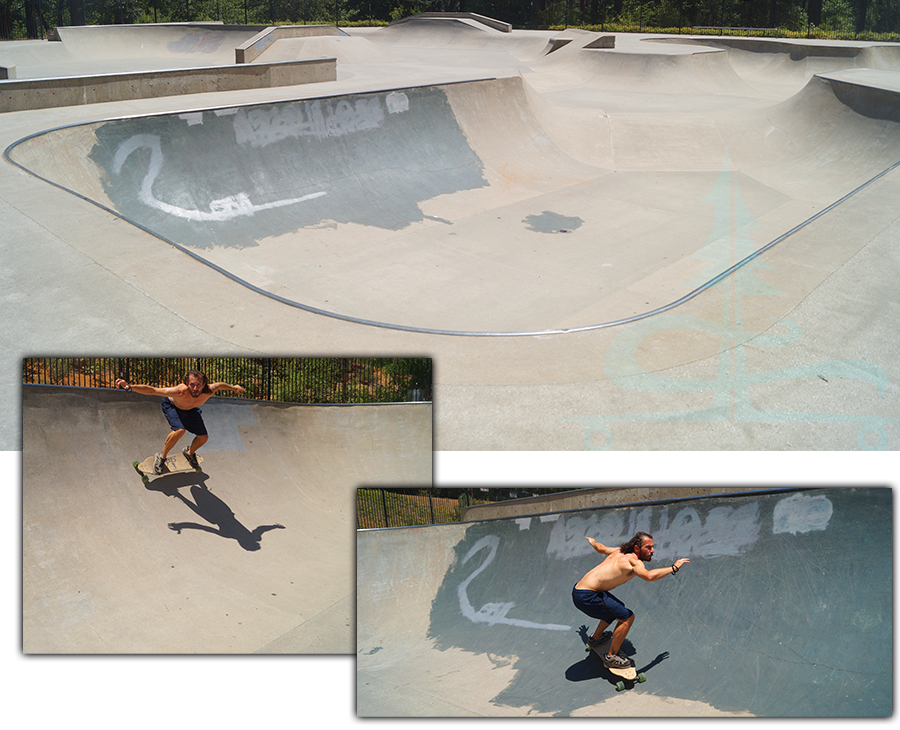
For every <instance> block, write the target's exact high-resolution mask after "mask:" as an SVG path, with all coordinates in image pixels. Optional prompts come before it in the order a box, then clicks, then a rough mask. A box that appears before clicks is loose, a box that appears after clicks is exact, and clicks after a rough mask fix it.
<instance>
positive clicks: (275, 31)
mask: <svg viewBox="0 0 900 730" xmlns="http://www.w3.org/2000/svg"><path fill="white" fill-rule="evenodd" d="M326 35H334V36H336V35H338V29H337V28H336V27H335V26H333V25H281V26H272V27H270V28H266V29H265V30H263V31H261V32H260V33H258V34H257V35H255V36H253V38H251V39H250V40H249V41H247V42H246V43H242V44H241V45H239V46H238V47H237V48H235V49H234V62H235V63H253V61H255V60H256V59H257V58H258V57H259V56H260V55H261V54H262V53H263V52H264V51H265V50H266V49H268V48H269V46H271V45H272V44H273V43H274V42H275V41H277V40H281V39H282V38H311V37H313V36H326ZM342 35H344V34H343V33H342Z"/></svg>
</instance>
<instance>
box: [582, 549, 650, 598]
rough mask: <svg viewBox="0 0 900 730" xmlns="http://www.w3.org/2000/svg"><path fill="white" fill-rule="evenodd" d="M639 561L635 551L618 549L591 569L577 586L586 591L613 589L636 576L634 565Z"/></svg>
mask: <svg viewBox="0 0 900 730" xmlns="http://www.w3.org/2000/svg"><path fill="white" fill-rule="evenodd" d="M638 562H640V561H639V560H638V558H637V556H636V555H634V554H633V553H629V554H628V555H626V554H625V553H623V552H622V551H621V550H618V549H617V550H616V551H615V552H613V553H611V554H610V555H607V556H606V558H605V559H604V561H603V562H602V563H600V565H598V566H597V567H596V568H594V569H593V570H590V571H589V572H588V573H587V574H586V575H585V576H584V577H583V578H582V579H581V580H580V581H578V583H576V584H575V587H576V588H577V589H578V590H584V591H595V592H597V591H611V590H612V589H613V588H615V587H616V586H620V585H622V584H623V583H626V582H627V581H629V580H631V579H632V578H634V566H635V563H638Z"/></svg>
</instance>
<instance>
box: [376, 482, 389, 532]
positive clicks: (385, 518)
mask: <svg viewBox="0 0 900 730" xmlns="http://www.w3.org/2000/svg"><path fill="white" fill-rule="evenodd" d="M378 491H379V492H381V508H382V510H384V526H385V527H390V525H389V524H388V511H387V500H386V499H385V497H384V489H379V490H378Z"/></svg>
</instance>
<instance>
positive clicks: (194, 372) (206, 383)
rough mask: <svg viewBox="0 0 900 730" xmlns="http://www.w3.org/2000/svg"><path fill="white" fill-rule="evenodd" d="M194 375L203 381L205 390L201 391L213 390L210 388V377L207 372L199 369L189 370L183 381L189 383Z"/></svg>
mask: <svg viewBox="0 0 900 730" xmlns="http://www.w3.org/2000/svg"><path fill="white" fill-rule="evenodd" d="M192 375H196V376H197V377H198V378H200V380H201V381H202V383H203V390H201V391H200V392H201V393H209V392H211V391H210V389H209V378H207V377H206V373H201V372H200V371H199V370H189V371H188V372H187V373H186V374H185V376H184V379H183V380H182V381H181V382H182V383H184V384H185V385H187V384H188V381H189V380H190V379H191V376H192Z"/></svg>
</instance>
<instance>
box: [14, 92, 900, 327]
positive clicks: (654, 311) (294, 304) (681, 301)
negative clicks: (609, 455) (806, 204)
mask: <svg viewBox="0 0 900 730" xmlns="http://www.w3.org/2000/svg"><path fill="white" fill-rule="evenodd" d="M486 80H490V79H471V80H468V81H458V82H447V83H446V84H441V85H450V84H454V83H470V82H471V81H486ZM423 86H424V85H423ZM428 86H434V84H428ZM400 88H410V87H409V86H404V87H397V89H400ZM386 90H390V89H380V90H379V91H386ZM355 93H375V92H374V91H369V92H366V91H360V92H355ZM331 96H340V95H339V94H338V95H330V94H329V95H324V96H323V97H322V98H331ZM304 98H306V97H304ZM316 98H318V97H316ZM280 101H292V100H290V99H285V100H280ZM257 103H258V102H255V103H253V104H236V105H234V106H253V105H255V104H257ZM266 103H270V104H277V103H280V102H279V101H271V102H266ZM214 108H218V107H214ZM229 108H230V107H229ZM193 111H202V110H197V109H195V110H193ZM173 113H177V112H171V111H169V112H160V113H159V114H154V115H144V116H163V115H167V114H173ZM128 118H131V117H118V118H110V119H108V120H103V121H113V120H114V119H128ZM97 121H100V120H94V121H91V122H77V123H75V124H64V125H60V126H59V127H54V128H52V129H45V130H43V131H41V132H35V133H34V134H30V135H28V136H26V137H23V138H22V139H20V140H17V141H16V142H13V143H12V144H11V145H9V146H8V147H7V148H6V149H5V150H4V151H3V157H4V158H5V159H6V161H7V162H9V163H10V164H11V165H15V166H16V167H18V168H19V169H21V170H24V171H25V172H27V173H28V174H29V175H32V176H34V177H36V178H38V179H40V180H43V181H44V182H46V183H49V184H50V185H53V186H54V187H57V188H59V189H61V190H65V191H66V192H68V193H71V194H72V195H74V196H76V197H78V198H81V199H82V200H84V201H86V202H88V203H91V204H93V205H96V206H97V207H98V208H100V209H101V210H105V211H107V212H108V213H110V214H112V215H114V216H117V217H118V218H119V219H121V220H124V221H126V222H127V223H130V224H131V225H133V226H134V227H135V228H139V229H140V230H142V231H145V232H146V233H149V234H150V235H151V236H153V237H154V238H158V239H159V240H161V241H164V242H166V243H168V244H169V245H170V246H172V247H173V248H176V249H178V250H179V251H182V252H183V253H185V254H187V255H188V256H190V257H191V258H192V259H195V260H196V261H199V262H200V263H202V264H205V265H206V266H208V267H209V268H211V269H213V270H214V271H216V272H218V273H220V274H222V275H223V276H225V277H226V278H228V279H231V280H232V281H234V282H235V283H237V284H240V285H241V286H244V287H246V288H247V289H250V290H251V291H254V292H256V293H257V294H261V295H262V296H264V297H268V298H269V299H273V300H275V301H276V302H280V303H281V304H286V305H287V306H289V307H294V308H295V309H301V310H303V311H305V312H310V313H312V314H320V315H322V316H324V317H331V318H332V319H338V320H341V321H344V322H352V323H354V324H362V325H366V326H369V327H380V328H382V329H390V330H399V331H402V332H415V333H418V334H427V335H446V336H451V337H539V336H549V335H565V334H572V333H574V332H588V331H591V330H600V329H608V328H610V327H618V326H621V325H625V324H631V323H632V322H638V321H640V320H642V319H648V318H650V317H654V316H656V315H657V314H662V313H663V312H668V311H669V310H672V309H675V308H676V307H679V306H681V305H682V304H684V303H686V302H689V301H690V300H691V299H694V298H695V297H697V296H699V295H700V294H702V293H703V292H705V291H706V290H707V289H709V288H711V287H713V286H715V285H716V284H718V283H719V282H720V281H722V280H723V279H725V278H727V277H728V276H730V275H731V274H733V273H734V272H735V271H737V270H738V269H740V268H741V267H743V266H746V265H747V264H748V263H750V262H751V261H753V259H755V258H757V257H759V256H761V255H762V254H764V253H765V252H766V251H768V250H769V249H770V248H773V247H775V246H777V245H778V244H779V243H782V242H783V241H785V240H786V239H788V238H790V237H791V236H793V235H794V234H795V233H797V232H798V231H801V230H802V229H804V228H806V226H808V225H810V224H811V223H814V222H815V221H817V220H818V219H819V218H821V217H822V216H824V215H827V214H828V213H830V212H831V211H832V210H834V209H835V208H837V207H838V206H840V205H842V204H843V203H845V202H847V201H848V200H849V199H850V198H852V197H853V196H854V195H856V194H857V193H860V192H862V191H863V190H865V189H866V188H867V187H869V186H870V185H872V184H873V183H875V182H876V181H878V180H880V179H881V178H882V177H884V176H885V175H887V174H888V173H890V172H892V171H893V170H895V169H896V168H897V167H900V160H898V161H897V162H895V163H894V164H893V165H891V166H890V167H888V168H886V169H884V170H882V171H881V172H879V173H878V174H877V175H875V176H874V177H872V178H871V179H869V180H867V181H866V182H864V183H863V184H862V185H860V186H859V187H857V188H855V189H853V190H851V191H850V192H849V193H847V194H846V195H844V196H843V197H842V198H840V199H839V200H836V201H835V202H833V203H832V204H831V205H829V206H827V207H825V208H823V209H822V210H820V211H819V212H818V213H816V214H815V215H813V216H812V217H810V218H807V219H806V220H805V221H803V222H802V223H800V224H798V225H796V226H794V227H793V228H791V229H790V230H789V231H787V233H783V234H781V235H780V236H778V237H777V238H775V239H773V240H772V241H769V243H767V244H766V245H765V246H762V247H761V248H759V249H757V250H756V251H754V252H753V253H751V254H750V255H748V256H746V257H745V258H743V259H741V260H740V261H738V262H737V263H736V264H734V265H733V266H730V267H729V268H727V269H725V270H724V271H723V272H722V273H720V274H718V275H716V276H714V277H713V278H712V279H710V280H709V281H707V282H706V283H704V284H701V285H700V286H698V287H697V288H696V289H694V290H693V291H691V292H689V293H687V294H685V295H684V296H683V297H681V298H680V299H676V300H675V301H673V302H670V303H668V304H664V305H663V306H661V307H657V308H655V309H651V310H649V311H647V312H642V313H640V314H635V315H632V316H631V317H624V318H622V319H614V320H611V321H609V322H600V323H598V324H588V325H581V326H579V327H566V328H559V329H545V330H522V331H509V332H488V331H466V330H445V329H435V328H430V327H413V326H411V325H403V324H395V323H391V322H379V321H377V320H371V319H365V318H363V317H353V316H351V315H348V314H339V313H337V312H331V311H328V310H327V309H320V308H319V307H313V306H311V305H309V304H303V303H301V302H297V301H294V300H293V299H288V298H287V297H282V296H279V295H278V294H273V293H272V292H269V291H266V290H265V289H262V288H260V287H258V286H256V285H254V284H251V283H250V282H249V281H246V280H245V279H242V278H241V277H239V276H237V275H235V274H233V273H231V272H230V271H227V270H226V269H223V268H222V267H221V266H219V265H217V264H214V263H213V262H212V261H209V260H208V259H205V258H203V257H202V256H200V255H199V254H197V253H195V252H193V251H191V250H190V249H188V248H186V247H185V246H182V245H181V244H179V243H176V242H175V241H171V240H169V239H168V238H166V237H165V236H161V235H159V234H158V233H156V232H155V231H152V230H150V229H149V228H147V227H146V226H143V225H141V224H140V223H136V222H135V221H133V220H131V219H129V218H127V217H126V216H123V215H122V214H121V213H119V212H118V211H116V210H113V209H111V208H108V207H107V206H105V205H103V204H102V203H99V202H97V201H96V200H93V199H91V198H89V197H87V196H86V195H82V194H81V193H79V192H77V191H75V190H72V189H70V188H67V187H66V186H64V185H60V184H59V183H55V182H53V181H52V180H48V179H47V178H45V177H43V176H42V175H38V174H37V173H35V172H33V171H32V170H29V169H28V168H27V167H24V166H23V165H20V164H19V163H18V162H16V161H15V160H13V159H12V158H11V157H10V156H9V155H10V151H11V150H13V149H14V148H15V147H17V146H18V145H20V144H22V143H23V142H26V141H28V140H29V139H32V138H34V137H38V136H40V135H42V134H46V133H47V132H53V131H56V130H58V129H66V128H68V127H77V126H83V125H85V124H96V123H97Z"/></svg>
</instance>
